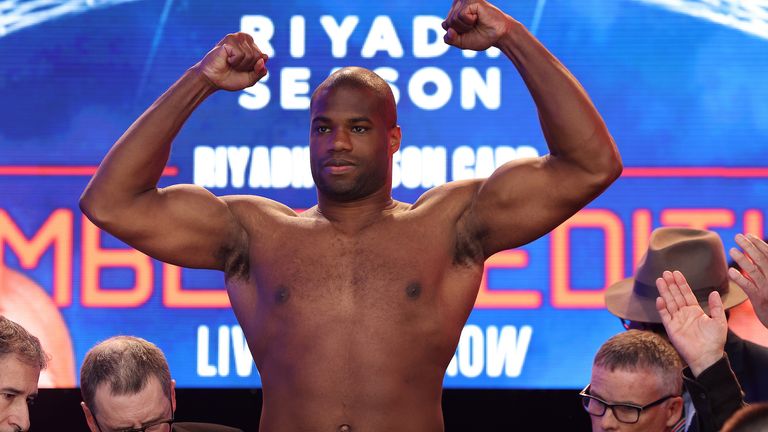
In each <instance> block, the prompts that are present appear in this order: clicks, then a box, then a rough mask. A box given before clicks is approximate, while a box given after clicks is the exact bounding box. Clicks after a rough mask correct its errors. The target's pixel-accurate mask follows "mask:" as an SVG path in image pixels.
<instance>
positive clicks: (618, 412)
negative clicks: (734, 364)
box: [580, 271, 744, 432]
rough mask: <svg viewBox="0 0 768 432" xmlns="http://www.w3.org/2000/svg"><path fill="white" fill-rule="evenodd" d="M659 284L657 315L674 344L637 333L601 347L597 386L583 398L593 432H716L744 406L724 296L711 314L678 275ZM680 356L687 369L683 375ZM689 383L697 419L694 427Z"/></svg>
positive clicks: (713, 299)
mask: <svg viewBox="0 0 768 432" xmlns="http://www.w3.org/2000/svg"><path fill="white" fill-rule="evenodd" d="M655 285H656V287H657V290H658V292H659V297H658V298H657V299H656V301H655V303H656V309H657V312H658V314H659V316H660V317H661V320H662V325H663V326H664V329H665V331H666V334H667V335H668V336H669V340H670V341H671V342H672V345H670V343H669V342H667V340H666V339H664V338H663V337H661V336H660V335H658V334H657V333H654V332H650V331H641V330H634V329H631V330H628V331H627V332H624V333H620V334H618V335H616V336H614V337H612V338H610V339H609V340H608V341H607V342H606V343H605V344H603V346H602V347H601V348H600V350H599V351H598V353H597V355H596V356H595V360H594V365H593V369H592V381H591V383H590V384H589V385H588V386H587V387H586V388H585V389H584V390H583V391H582V392H581V393H580V395H581V397H582V402H583V404H584V409H585V410H586V411H587V412H588V413H589V414H590V416H591V418H592V430H593V431H609V430H610V431H648V432H656V431H659V432H666V431H682V430H686V428H688V429H687V430H695V431H698V432H709V431H718V430H720V428H722V426H723V423H725V421H726V420H727V419H728V417H729V416H730V415H731V414H733V413H734V412H736V411H737V410H738V409H739V408H741V407H742V406H743V405H744V400H743V393H742V391H741V387H740V386H739V384H738V381H737V380H736V377H735V376H734V374H733V371H732V370H731V368H730V365H729V363H728V357H727V355H726V354H725V352H724V350H723V347H724V345H725V340H726V334H727V332H728V322H727V320H726V318H725V309H724V306H723V301H722V299H721V298H720V294H719V293H718V292H716V291H713V292H712V293H710V295H709V299H708V305H709V308H710V314H711V316H708V315H707V314H706V313H705V312H704V310H703V309H702V308H701V306H700V305H699V301H698V300H697V298H696V296H695V295H694V294H693V291H692V290H691V287H690V286H689V285H688V282H687V281H686V279H685V277H684V276H683V274H682V273H680V272H679V271H674V272H670V271H665V272H663V273H662V277H660V278H657V280H656V283H655ZM673 345H674V346H673ZM678 353H679V355H680V356H681V357H682V360H683V361H685V363H686V364H687V367H686V368H685V369H684V370H683V373H682V374H681V373H680V370H681V366H682V365H681V363H680V358H679V357H678ZM683 384H684V386H685V389H686V390H687V392H688V393H689V394H690V395H691V396H692V401H693V405H694V406H695V412H696V413H697V415H696V418H695V421H694V422H693V423H692V424H688V425H686V422H685V417H684V416H683V415H682V414H683V406H682V397H681V393H682V386H683ZM689 423H690V422H689Z"/></svg>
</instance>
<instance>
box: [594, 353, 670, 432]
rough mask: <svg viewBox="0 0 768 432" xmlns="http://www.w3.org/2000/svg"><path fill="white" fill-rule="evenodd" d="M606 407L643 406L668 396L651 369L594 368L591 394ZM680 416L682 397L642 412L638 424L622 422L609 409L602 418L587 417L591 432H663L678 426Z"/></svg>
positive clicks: (660, 381) (668, 400)
mask: <svg viewBox="0 0 768 432" xmlns="http://www.w3.org/2000/svg"><path fill="white" fill-rule="evenodd" d="M589 393H590V394H591V395H592V396H595V397H598V398H600V399H602V400H604V401H606V402H608V403H609V404H631V405H639V406H644V405H647V404H649V403H651V402H654V401H656V400H658V399H661V398H663V397H665V396H668V395H669V394H668V393H667V392H666V391H665V390H664V386H663V383H662V378H661V377H659V376H658V373H656V372H655V371H653V370H648V369H637V370H635V371H628V370H623V369H615V370H613V371H610V370H608V369H605V368H602V367H599V366H594V367H593V368H592V381H590V391H589ZM681 414H682V398H680V397H673V398H670V399H667V400H666V401H664V402H662V403H661V404H659V405H655V406H652V407H649V408H646V409H644V410H643V411H642V412H641V413H640V418H639V420H638V421H637V423H623V422H620V421H619V420H618V419H617V418H616V417H615V416H614V413H613V411H612V410H611V409H610V408H608V409H606V410H605V414H604V415H603V416H602V417H598V416H594V415H590V419H591V420H592V431H593V432H602V431H621V432H632V431H638V432H665V431H669V430H671V427H672V426H673V425H674V424H675V423H677V421H678V420H679V419H680V416H681Z"/></svg>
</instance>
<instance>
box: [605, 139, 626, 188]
mask: <svg viewBox="0 0 768 432" xmlns="http://www.w3.org/2000/svg"><path fill="white" fill-rule="evenodd" d="M623 171H624V163H623V162H622V161H621V155H620V154H619V152H618V150H615V148H614V151H612V152H611V154H610V155H609V158H608V161H607V162H606V167H605V183H606V187H607V186H608V185H610V184H611V183H613V182H614V181H616V179H618V178H619V177H621V173H622V172H623Z"/></svg>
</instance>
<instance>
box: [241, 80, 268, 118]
mask: <svg viewBox="0 0 768 432" xmlns="http://www.w3.org/2000/svg"><path fill="white" fill-rule="evenodd" d="M269 75H270V73H269V72H267V74H266V75H264V78H262V79H260V80H259V82H257V83H256V84H254V85H252V86H250V87H248V88H245V89H243V93H241V94H240V96H239V97H238V98H237V103H238V104H240V106H241V107H243V108H245V109H247V110H260V109H262V108H264V107H265V106H267V105H269V101H270V99H272V92H271V91H270V90H269V87H267V86H266V84H264V83H266V82H267V80H269Z"/></svg>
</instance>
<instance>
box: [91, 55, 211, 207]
mask: <svg viewBox="0 0 768 432" xmlns="http://www.w3.org/2000/svg"><path fill="white" fill-rule="evenodd" d="M214 91H215V87H214V86H213V85H212V84H211V83H210V82H209V81H208V80H207V79H206V78H205V77H204V76H201V74H199V73H198V72H197V71H195V70H194V69H190V70H189V71H187V72H186V73H185V74H184V75H183V76H182V77H181V78H180V79H179V80H178V81H177V82H176V83H174V84H173V85H172V86H171V87H170V88H169V89H168V90H167V91H166V92H165V93H164V94H163V95H162V96H161V97H160V98H158V99H157V100H156V101H155V102H154V103H153V104H152V106H150V107H149V108H148V109H147V110H146V111H145V112H144V113H143V114H142V115H141V117H139V118H138V119H137V120H136V121H135V122H134V123H133V124H132V125H131V127H130V128H128V130H127V131H126V132H125V133H124V134H123V136H121V137H120V139H119V140H118V141H117V142H116V143H115V145H114V146H113V147H112V149H110V151H109V153H108V154H107V156H106V157H105V158H104V160H103V161H102V163H101V165H100V166H99V169H98V170H97V172H96V174H95V175H94V177H93V179H91V182H90V183H89V185H88V187H87V188H86V190H85V192H84V193H83V197H82V198H81V207H83V209H84V210H86V211H88V210H90V211H94V209H97V208H103V207H112V206H113V205H114V204H119V203H120V202H121V201H122V200H130V199H131V197H133V196H135V195H137V194H139V193H142V192H145V191H147V190H150V189H153V188H154V187H155V186H156V185H157V182H158V181H159V179H160V176H161V175H162V172H163V169H164V168H165V165H166V163H167V162H168V157H169V155H170V150H171V142H172V141H173V139H174V137H175V136H176V134H177V133H178V132H179V130H180V129H181V127H182V125H183V124H184V122H185V121H186V120H187V119H188V118H189V116H190V115H191V114H192V112H193V111H194V110H195V108H196V107H197V106H198V105H199V104H200V103H201V102H202V101H203V100H204V99H205V98H206V97H207V96H209V95H210V94H211V93H213V92H214ZM107 200H108V201H109V202H107Z"/></svg>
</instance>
